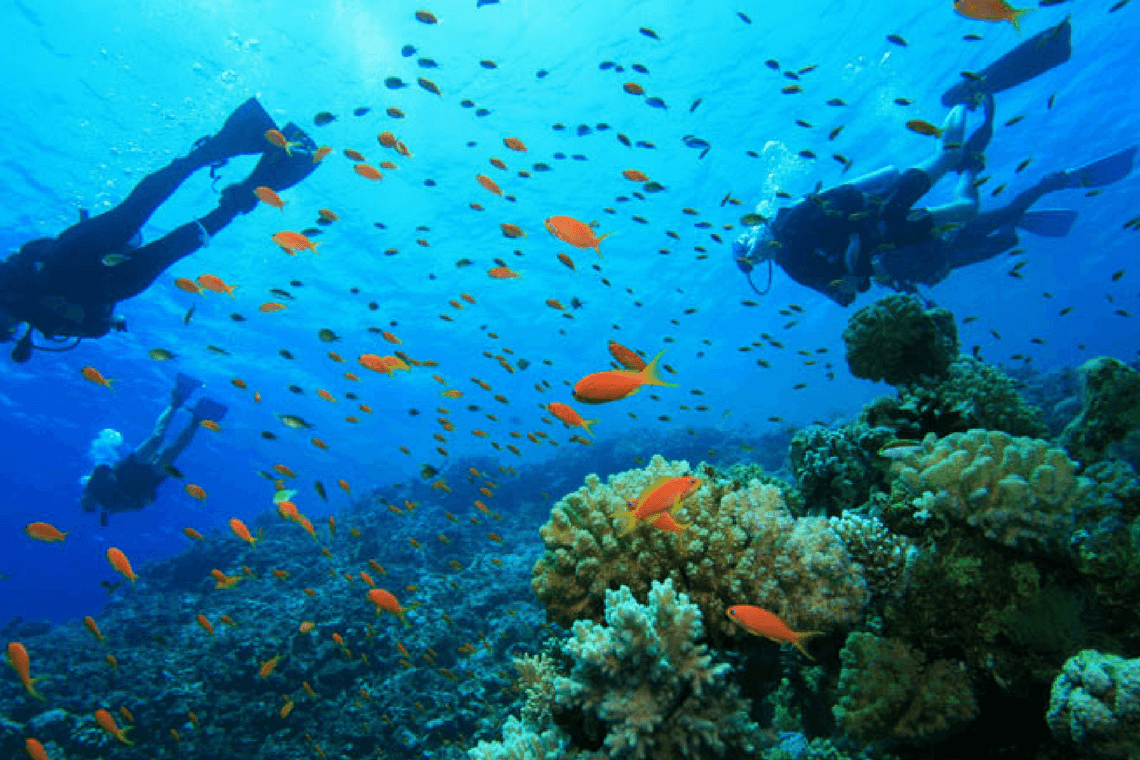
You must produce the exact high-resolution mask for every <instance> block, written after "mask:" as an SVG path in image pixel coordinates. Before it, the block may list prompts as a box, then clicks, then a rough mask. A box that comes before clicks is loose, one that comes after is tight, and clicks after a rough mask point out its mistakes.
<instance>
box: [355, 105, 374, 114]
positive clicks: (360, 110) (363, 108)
mask: <svg viewBox="0 0 1140 760" xmlns="http://www.w3.org/2000/svg"><path fill="white" fill-rule="evenodd" d="M371 110H372V109H371V108H370V107H369V106H360V107H359V108H354V109H352V115H353V116H367V115H368V113H369V112H370V111H371Z"/></svg>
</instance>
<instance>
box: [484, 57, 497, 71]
mask: <svg viewBox="0 0 1140 760" xmlns="http://www.w3.org/2000/svg"><path fill="white" fill-rule="evenodd" d="M479 65H480V66H482V67H483V68H485V69H497V68H499V64H497V63H495V62H494V61H490V60H487V59H483V60H482V61H479Z"/></svg>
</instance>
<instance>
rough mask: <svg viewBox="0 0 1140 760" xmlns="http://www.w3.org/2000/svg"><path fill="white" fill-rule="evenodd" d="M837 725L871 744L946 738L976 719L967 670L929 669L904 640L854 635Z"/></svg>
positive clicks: (951, 665) (942, 664) (951, 666)
mask: <svg viewBox="0 0 1140 760" xmlns="http://www.w3.org/2000/svg"><path fill="white" fill-rule="evenodd" d="M840 658H841V659H842V660H843V670H842V671H841V672H840V674H839V683H838V685H837V686H836V695H837V702H836V705H835V707H833V708H832V713H833V714H834V715H835V720H836V722H837V723H838V725H839V727H840V728H842V729H843V730H844V731H845V732H847V733H849V734H852V735H854V736H857V737H860V738H862V739H868V740H872V741H883V740H894V741H901V742H904V743H907V744H924V743H929V742H931V741H935V740H937V739H941V738H944V737H945V736H946V735H947V734H948V733H949V732H951V731H954V730H956V729H959V728H961V727H962V726H964V725H965V724H966V723H969V722H970V721H971V720H973V719H974V717H976V716H977V714H978V705H977V701H976V700H975V699H974V694H973V689H972V687H971V684H970V678H969V676H968V675H967V673H966V666H965V665H964V664H962V663H960V662H954V661H952V660H935V661H934V662H930V663H928V662H927V661H926V656H925V655H924V654H923V653H922V652H921V651H919V650H917V649H914V648H912V647H910V646H908V645H907V644H905V643H904V642H902V641H901V640H898V639H888V638H880V637H878V636H875V635H873V634H870V633H861V632H855V633H852V634H851V635H850V636H848V637H847V643H846V645H845V646H844V648H843V651H842V652H841V653H840Z"/></svg>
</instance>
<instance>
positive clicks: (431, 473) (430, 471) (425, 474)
mask: <svg viewBox="0 0 1140 760" xmlns="http://www.w3.org/2000/svg"><path fill="white" fill-rule="evenodd" d="M438 474H439V470H437V469H436V468H434V467H432V466H431V465H430V464H425V465H424V466H423V467H421V468H420V477H421V478H423V479H424V480H428V479H430V478H434V477H435V476H436V475H438Z"/></svg>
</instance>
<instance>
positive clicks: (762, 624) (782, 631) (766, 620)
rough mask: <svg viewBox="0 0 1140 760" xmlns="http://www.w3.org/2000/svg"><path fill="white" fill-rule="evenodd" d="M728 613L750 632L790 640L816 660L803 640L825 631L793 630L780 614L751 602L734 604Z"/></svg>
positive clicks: (769, 637) (778, 642)
mask: <svg viewBox="0 0 1140 760" xmlns="http://www.w3.org/2000/svg"><path fill="white" fill-rule="evenodd" d="M726 614H727V615H728V618H729V619H730V620H732V621H734V622H736V623H738V624H740V625H741V626H743V627H744V630H746V631H748V632H749V633H751V634H753V635H755V636H763V637H764V638H766V639H768V640H770V641H774V642H776V643H777V644H783V643H784V642H788V643H790V644H792V645H793V646H794V647H795V648H796V649H798V650H800V651H801V652H803V654H804V657H807V658H808V659H809V660H811V661H812V662H815V658H814V657H812V656H811V655H810V654H808V651H807V650H806V649H804V645H803V643H802V642H803V640H804V639H805V638H807V637H809V636H820V635H822V634H823V631H798V632H797V631H793V630H792V629H791V628H789V627H788V624H787V623H785V622H784V621H783V620H781V619H780V617H779V616H778V615H775V614H773V613H771V612H768V610H765V609H761V608H759V607H754V606H753V605H751V604H736V605H733V606H732V607H729V608H728V610H727V611H726Z"/></svg>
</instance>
